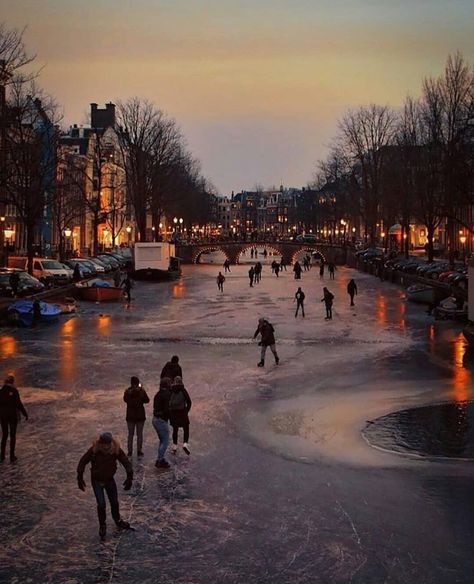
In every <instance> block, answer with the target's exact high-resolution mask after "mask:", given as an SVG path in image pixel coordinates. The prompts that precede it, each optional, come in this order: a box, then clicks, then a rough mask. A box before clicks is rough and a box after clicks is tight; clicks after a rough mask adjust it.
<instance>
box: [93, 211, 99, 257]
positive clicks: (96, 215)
mask: <svg viewBox="0 0 474 584" xmlns="http://www.w3.org/2000/svg"><path fill="white" fill-rule="evenodd" d="M92 229H93V234H92V235H93V237H92V255H93V256H95V255H97V253H98V250H99V233H98V230H99V212H98V211H95V212H94V215H93V217H92Z"/></svg>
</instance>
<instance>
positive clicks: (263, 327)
mask: <svg viewBox="0 0 474 584" xmlns="http://www.w3.org/2000/svg"><path fill="white" fill-rule="evenodd" d="M274 332H275V329H274V328H273V325H271V324H270V323H269V322H268V320H264V321H263V322H262V323H261V324H259V325H258V327H257V330H256V331H255V333H254V335H253V338H254V339H255V338H257V336H258V335H259V334H260V335H261V336H262V341H261V343H262V345H263V346H264V347H269V346H270V345H274V344H275V335H274Z"/></svg>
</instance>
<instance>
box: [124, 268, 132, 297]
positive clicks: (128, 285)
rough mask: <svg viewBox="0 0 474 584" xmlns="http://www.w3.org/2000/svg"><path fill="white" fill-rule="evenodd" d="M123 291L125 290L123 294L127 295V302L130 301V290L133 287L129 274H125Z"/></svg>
mask: <svg viewBox="0 0 474 584" xmlns="http://www.w3.org/2000/svg"><path fill="white" fill-rule="evenodd" d="M122 286H123V291H124V292H125V296H126V297H127V302H131V301H132V296H131V294H130V293H131V290H132V288H133V284H132V279H131V278H130V274H127V275H126V276H125V280H124V281H123V283H122Z"/></svg>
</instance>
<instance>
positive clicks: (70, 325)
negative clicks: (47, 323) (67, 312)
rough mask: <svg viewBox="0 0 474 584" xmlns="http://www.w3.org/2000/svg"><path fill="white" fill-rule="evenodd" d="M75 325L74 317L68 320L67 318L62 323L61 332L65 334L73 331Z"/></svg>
mask: <svg viewBox="0 0 474 584" xmlns="http://www.w3.org/2000/svg"><path fill="white" fill-rule="evenodd" d="M75 326H76V319H75V318H70V319H69V320H67V321H66V322H65V323H63V325H62V329H63V333H66V334H71V333H73V332H74V329H75Z"/></svg>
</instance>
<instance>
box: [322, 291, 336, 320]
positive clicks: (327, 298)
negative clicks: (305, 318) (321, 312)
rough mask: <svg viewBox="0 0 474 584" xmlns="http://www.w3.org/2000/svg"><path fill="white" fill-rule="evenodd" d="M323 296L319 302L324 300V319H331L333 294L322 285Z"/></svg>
mask: <svg viewBox="0 0 474 584" xmlns="http://www.w3.org/2000/svg"><path fill="white" fill-rule="evenodd" d="M323 292H324V296H323V298H321V302H324V304H325V306H326V318H325V319H324V320H331V319H332V303H333V300H334V294H332V292H329V290H328V289H327V288H326V287H324V288H323Z"/></svg>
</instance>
